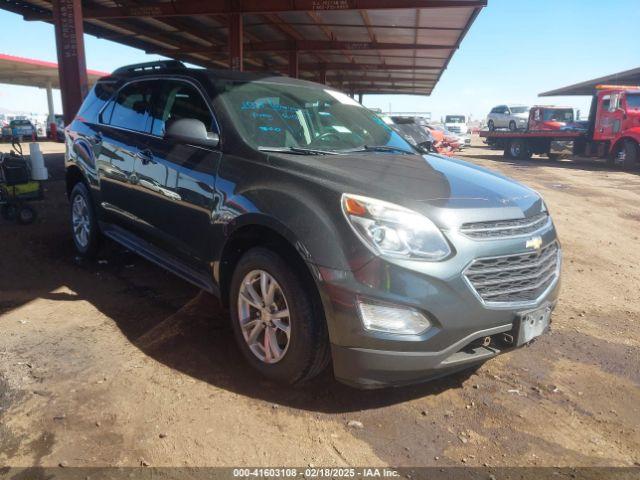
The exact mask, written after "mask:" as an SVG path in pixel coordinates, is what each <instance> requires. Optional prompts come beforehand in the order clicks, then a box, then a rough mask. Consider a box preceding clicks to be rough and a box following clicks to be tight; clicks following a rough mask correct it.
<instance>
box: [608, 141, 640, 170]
mask: <svg viewBox="0 0 640 480" xmlns="http://www.w3.org/2000/svg"><path fill="white" fill-rule="evenodd" d="M638 150H639V148H638V144H637V143H636V142H634V141H633V140H624V141H623V142H622V145H620V146H619V147H618V148H617V149H616V151H615V152H614V154H613V161H614V163H615V164H617V165H620V166H622V168H623V169H624V170H631V169H633V168H635V167H636V165H637V163H638V156H639V152H638ZM608 163H609V162H608Z"/></svg>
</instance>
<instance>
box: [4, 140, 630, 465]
mask: <svg viewBox="0 0 640 480" xmlns="http://www.w3.org/2000/svg"><path fill="white" fill-rule="evenodd" d="M478 145H479V144H478ZM2 147H6V146H0V148H2ZM43 150H44V151H45V152H46V154H47V155H46V156H47V162H48V165H49V168H50V172H51V173H52V177H53V178H52V180H51V181H50V182H48V184H47V191H46V200H45V201H44V202H40V203H38V204H35V206H37V209H38V213H39V219H38V221H37V223H35V224H34V225H30V226H17V225H14V224H9V223H6V222H4V223H3V221H2V220H0V272H1V274H0V332H1V334H0V465H2V464H5V465H12V466H33V465H36V466H57V465H65V466H66V465H68V466H105V465H109V466H139V465H151V466H182V465H189V466H214V465H216V466H237V465H271V466H282V465H296V466H307V465H315V466H320V465H324V466H327V465H379V466H384V465H394V466H450V465H456V466H463V465H467V466H472V465H473V466H482V465H490V466H504V465H508V466H539V465H553V466H565V465H584V466H610V465H618V466H632V465H634V464H635V465H638V462H640V453H639V452H640V429H639V425H638V424H639V420H640V388H638V387H639V383H640V368H639V366H640V355H639V352H640V295H639V293H638V292H639V288H640V270H639V269H638V264H639V263H640V250H639V249H638V245H639V238H638V237H639V236H640V227H639V222H640V207H639V205H640V201H639V200H640V177H639V176H638V172H635V173H634V172H621V171H610V170H608V169H606V168H605V166H604V165H603V164H600V163H597V162H593V161H580V160H576V161H570V160H563V161H560V162H551V161H548V160H546V159H535V158H534V159H533V160H531V161H527V162H513V161H507V160H504V159H503V158H502V157H501V152H496V151H491V150H489V149H486V148H482V147H480V146H477V147H473V148H470V149H468V150H467V151H466V152H465V153H464V154H463V155H462V156H463V157H465V158H466V159H468V160H470V161H472V162H474V163H477V164H479V165H483V166H486V167H489V168H491V169H494V170H497V171H500V172H502V173H504V174H507V175H509V176H511V177H514V178H516V179H518V180H520V181H522V182H524V183H526V184H528V185H530V186H532V187H533V188H535V189H536V190H538V191H539V192H541V193H542V194H543V195H544V197H545V199H546V200H547V203H548V206H549V209H550V210H551V212H552V214H553V216H554V220H555V222H556V225H557V228H558V231H559V234H560V238H561V241H562V245H563V248H564V265H563V286H562V295H561V300H560V303H559V306H558V308H557V310H556V312H555V315H554V321H553V329H552V331H551V333H549V334H548V335H545V336H544V337H543V338H541V339H539V340H538V341H536V342H535V343H533V344H532V345H531V346H529V347H527V348H523V349H520V350H518V351H515V352H512V353H509V354H506V355H503V356H500V357H498V358H496V359H493V360H491V361H489V362H487V363H486V364H485V365H483V366H482V367H481V368H480V369H478V370H476V371H475V372H473V373H462V374H459V375H455V376H453V377H449V378H445V379H441V380H437V381H433V382H431V383H428V384H425V385H421V386H416V387H411V388H402V389H393V390H380V391H372V392H361V391H357V390H352V389H350V388H348V387H345V386H342V385H340V384H338V383H336V382H335V381H334V380H333V379H332V377H331V375H330V374H329V373H327V374H325V375H324V376H322V377H321V378H320V379H318V380H317V381H316V382H314V383H313V384H311V385H307V386H304V387H300V388H286V387H280V386H276V385H273V384H271V383H269V382H267V381H264V380H262V379H261V378H260V377H258V376H257V375H256V374H254V373H253V372H252V371H251V370H250V369H249V368H248V367H247V366H246V365H245V364H244V363H243V361H242V359H241V357H240V354H239V352H238V351H237V350H236V347H235V346H234V343H233V338H232V333H231V331H230V329H229V328H228V326H227V317H226V315H225V314H224V312H222V311H221V310H220V309H219V307H218V304H217V302H216V300H215V299H213V298H211V297H209V296H208V295H205V294H203V293H199V292H198V291H197V290H196V289H195V288H193V287H191V286H190V285H188V284H186V283H185V282H183V281H181V280H179V279H177V278H175V277H173V276H172V275H170V274H168V273H165V272H164V271H162V270H160V269H159V268H156V267H155V266H153V265H151V264H149V263H148V262H146V261H144V260H142V259H140V258H138V257H136V256H135V255H133V254H131V253H129V252H126V251H125V250H123V249H122V248H120V247H118V246H116V245H113V244H107V245H105V248H104V249H103V251H102V253H101V256H100V260H99V261H97V262H91V263H87V262H83V261H79V260H78V259H77V258H76V257H75V255H74V252H73V248H72V244H71V240H70V233H69V228H68V224H67V220H66V214H67V208H68V206H67V201H66V198H65V197H64V182H63V177H64V172H63V165H62V155H61V154H60V153H59V152H60V151H61V150H60V145H57V144H43Z"/></svg>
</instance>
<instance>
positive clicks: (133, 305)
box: [0, 155, 473, 413]
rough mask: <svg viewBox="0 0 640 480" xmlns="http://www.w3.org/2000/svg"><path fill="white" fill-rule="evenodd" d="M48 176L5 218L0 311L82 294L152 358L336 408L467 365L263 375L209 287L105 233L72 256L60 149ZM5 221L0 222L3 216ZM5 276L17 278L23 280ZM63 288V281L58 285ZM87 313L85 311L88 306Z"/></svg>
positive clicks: (399, 396)
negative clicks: (359, 383)
mask: <svg viewBox="0 0 640 480" xmlns="http://www.w3.org/2000/svg"><path fill="white" fill-rule="evenodd" d="M46 160H47V164H48V166H49V169H50V172H53V173H54V175H52V180H51V181H50V182H49V183H48V185H47V194H46V196H45V200H44V201H43V202H40V208H41V209H42V216H41V220H39V221H38V222H36V223H35V224H34V225H28V226H26V227H23V226H18V225H15V224H13V225H10V224H6V225H5V224H3V225H2V227H1V228H0V244H2V245H3V248H4V252H3V255H2V256H1V257H0V267H2V271H3V272H4V273H5V275H4V277H3V278H0V317H1V316H2V314H3V313H6V312H9V311H11V310H13V309H15V308H19V307H21V306H23V305H26V304H28V303H29V302H31V301H32V300H36V299H39V298H40V299H45V300H53V301H56V302H75V301H79V300H83V301H86V302H88V303H90V304H91V306H93V307H94V308H95V309H97V310H98V311H99V312H101V313H102V314H104V315H105V316H106V317H108V318H110V319H111V320H112V321H113V322H114V323H115V325H116V326H117V327H118V328H119V329H120V330H121V331H122V332H123V334H124V335H125V336H126V338H127V339H128V340H129V341H130V342H131V343H132V344H133V345H135V346H136V347H137V348H139V349H140V350H141V351H142V352H144V353H145V354H146V355H148V356H149V357H150V358H153V359H154V360H156V361H157V362H159V363H161V364H164V365H166V366H168V367H170V368H172V369H174V370H176V371H178V372H181V373H184V374H186V375H189V376H191V377H193V378H195V379H197V380H200V381H203V382H207V383H209V384H211V385H212V386H214V387H216V388H222V389H225V390H228V391H232V392H235V393H238V394H240V395H244V396H246V397H251V398H255V399H260V400H262V401H265V402H270V403H273V404H278V405H282V406H288V407H291V408H296V409H302V410H308V411H315V412H324V413H341V412H345V413H346V412H352V411H359V410H366V409H374V408H379V407H384V406H387V405H391V404H396V403H400V402H405V401H408V400H411V399H414V398H419V397H423V396H427V395H433V394H437V393H440V392H442V391H444V390H447V389H452V388H460V387H461V385H462V383H463V382H464V381H465V380H466V379H467V378H468V377H469V375H470V374H471V373H470V372H472V371H473V370H469V371H466V372H461V373H458V374H454V375H451V376H449V377H445V378H441V379H436V380H432V381H431V382H428V383H424V384H421V385H415V386H407V387H401V388H388V389H380V390H368V391H361V390H357V389H354V388H351V387H348V386H346V385H343V384H341V383H339V382H337V381H336V380H335V379H334V377H333V374H332V371H331V366H329V368H328V369H327V370H326V371H325V372H323V374H321V375H320V376H319V377H317V378H316V379H314V380H313V381H310V382H308V383H306V384H303V385H300V386H283V385H278V384H275V383H273V382H270V381H267V380H265V379H264V378H263V377H261V376H260V375H259V374H258V373H257V372H255V371H254V370H252V369H251V368H250V367H249V365H248V364H247V363H246V361H245V360H244V358H243V357H242V354H241V352H240V350H239V349H238V347H237V346H236V343H235V338H234V336H233V332H232V330H231V328H230V324H229V316H228V313H227V312H225V311H224V309H223V308H222V307H221V305H220V303H219V302H218V301H217V300H216V299H215V298H214V297H213V296H211V295H209V294H206V293H204V292H201V291H199V290H198V289H197V288H195V287H193V286H191V285H190V284H188V283H186V282H184V281H183V280H181V279H179V278H177V277H175V276H173V275H172V274H170V273H168V272H165V271H164V270H162V269H161V268H159V267H156V266H155V265H153V264H151V263H149V262H147V261H146V260H143V259H142V258H140V257H138V256H137V255H135V254H133V253H132V252H129V251H127V250H126V249H124V248H123V247H121V246H119V245H116V244H115V243H113V242H110V241H105V242H104V244H103V248H102V249H101V251H100V255H99V257H98V259H97V260H93V261H86V260H82V259H80V258H78V257H77V256H76V254H75V251H74V248H73V243H72V240H71V234H70V228H69V225H68V219H67V211H68V203H67V201H66V198H65V186H64V181H63V180H64V170H63V169H61V168H60V164H61V162H62V159H61V158H60V156H59V155H58V156H47V158H46ZM0 223H1V221H0ZM11 278H14V279H16V278H17V279H19V280H20V281H19V282H18V285H19V287H17V286H16V282H15V281H12V280H11ZM61 287H65V288H61ZM88 314H90V313H88Z"/></svg>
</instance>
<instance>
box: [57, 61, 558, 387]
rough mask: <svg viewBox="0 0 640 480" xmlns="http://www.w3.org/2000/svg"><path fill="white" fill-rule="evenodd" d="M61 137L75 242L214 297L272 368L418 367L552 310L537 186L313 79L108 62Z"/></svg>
mask: <svg viewBox="0 0 640 480" xmlns="http://www.w3.org/2000/svg"><path fill="white" fill-rule="evenodd" d="M65 134H66V142H65V144H66V146H67V149H66V157H65V165H66V190H67V194H68V197H69V200H70V208H69V217H70V218H69V220H70V234H71V237H72V238H73V242H74V244H75V247H76V250H77V251H78V253H79V255H81V256H84V257H91V256H92V255H95V254H96V253H97V251H98V248H99V245H100V239H101V237H102V236H103V235H104V236H107V237H109V238H111V239H112V240H115V241H116V242H119V243H121V244H123V245H125V246H126V248H128V249H129V250H132V251H134V252H137V253H138V254H140V255H142V256H144V257H145V258H147V259H148V260H150V261H153V262H155V263H157V264H158V265H160V266H161V267H163V268H165V269H167V270H168V271H171V272H173V273H175V274H176V275H179V276H180V277H182V278H183V279H185V280H187V281H189V282H191V283H193V284H194V285H197V286H198V287H200V288H202V289H205V290H207V291H209V292H210V293H212V294H214V295H216V296H218V297H219V298H220V299H221V302H222V304H223V305H224V306H225V307H226V308H228V310H229V313H230V319H229V321H230V322H231V326H232V329H233V334H234V336H235V339H236V341H237V344H238V348H239V350H240V351H241V352H242V355H243V356H244V357H245V359H246V361H247V362H248V363H249V364H250V365H251V366H252V367H253V368H255V369H256V370H257V371H259V372H260V373H261V374H262V375H263V376H265V377H268V378H270V379H272V380H275V381H279V382H282V383H289V384H291V383H299V382H302V381H304V380H308V379H311V378H313V377H315V376H317V375H318V374H320V373H321V372H322V371H323V370H324V368H325V367H327V366H328V365H329V364H331V365H332V367H333V371H334V373H335V376H336V377H337V378H338V379H339V380H340V381H343V382H346V383H348V384H350V385H356V386H359V387H362V388H377V387H383V386H387V385H391V384H407V383H414V382H418V381H424V380H427V379H430V378H433V377H438V376H442V375H446V374H449V373H451V372H454V371H458V370H461V369H464V368H469V367H470V366H474V365H477V364H479V363H481V362H483V361H486V360H487V359H489V358H491V357H494V356H495V355H498V354H500V353H503V352H506V351H509V350H512V349H514V348H517V347H520V346H523V345H526V344H528V343H529V342H531V341H532V340H533V339H535V338H536V337H539V336H540V335H542V334H543V333H544V332H545V331H546V330H547V328H548V326H549V323H550V320H551V312H552V310H553V308H554V306H555V304H556V301H557V297H558V291H559V280H560V263H561V252H560V244H559V242H558V239H557V236H556V231H555V227H554V225H553V222H552V221H551V217H550V216H549V213H548V211H547V208H546V206H545V203H544V201H543V199H542V198H541V197H540V195H539V194H538V193H536V192H535V191H534V190H532V189H530V188H528V187H526V186H524V185H522V184H520V183H518V182H515V181H513V180H510V179H508V178H506V177H504V176H503V175H498V174H495V173H492V172H491V171H489V170H486V169H483V168H481V167H479V166H475V165H471V164H468V163H465V162H463V161H462V160H457V159H448V158H443V157H441V156H439V155H422V154H419V153H418V152H416V151H415V149H413V148H412V147H411V145H410V144H409V143H407V141H405V140H404V139H403V138H402V136H400V135H399V134H398V133H397V132H396V131H395V130H394V129H392V128H390V127H389V126H388V125H386V124H385V123H384V122H383V121H381V120H380V118H379V117H377V116H376V115H375V114H374V113H373V112H371V111H369V110H368V109H366V108H365V107H363V106H362V105H360V104H359V103H358V102H356V101H355V100H353V98H350V97H349V96H348V95H346V94H345V93H342V92H340V91H337V90H334V89H332V88H330V87H327V86H326V85H321V84H317V83H313V82H309V81H304V80H300V79H294V78H289V77H285V76H273V77H267V76H265V74H259V75H257V74H250V73H244V72H234V71H230V70H205V69H191V68H187V67H185V66H184V65H182V64H181V63H179V62H175V61H170V62H169V61H167V62H154V63H152V64H151V66H150V65H149V64H143V65H134V66H130V67H123V68H121V69H118V70H117V71H115V72H114V73H113V74H112V75H111V76H110V77H106V78H103V79H101V80H100V81H98V82H97V84H96V85H95V86H94V88H93V90H92V91H91V92H90V93H89V94H88V95H87V98H86V99H85V102H84V104H83V105H82V107H81V108H80V111H79V113H78V115H77V116H76V117H75V119H74V121H73V122H72V123H71V125H69V127H68V128H67V129H66V130H65ZM330 360H332V361H331V362H330ZM227 367H228V368H229V369H230V373H231V371H232V369H233V368H234V366H233V365H232V364H229V365H227ZM216 368H219V366H216Z"/></svg>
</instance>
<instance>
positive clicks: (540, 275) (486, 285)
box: [464, 242, 560, 305]
mask: <svg viewBox="0 0 640 480" xmlns="http://www.w3.org/2000/svg"><path fill="white" fill-rule="evenodd" d="M559 267H560V248H559V247H558V243H557V242H553V243H550V244H549V245H547V246H545V247H543V248H542V249H540V250H539V251H536V252H530V253H522V254H517V255H507V256H500V257H490V258H479V259H477V260H474V262H473V263H472V264H471V265H470V266H469V267H468V268H467V269H466V270H465V272H464V276H465V277H466V279H467V280H468V281H469V284H470V285H471V287H472V288H473V289H474V290H475V292H476V293H477V294H478V296H479V297H480V298H481V299H482V301H483V302H484V303H485V304H488V305H490V304H501V303H522V302H533V301H535V300H537V299H538V298H540V296H541V295H542V294H543V293H544V292H545V291H546V290H547V288H549V286H550V285H551V284H552V283H554V282H555V280H556V279H557V277H558V274H559Z"/></svg>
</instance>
